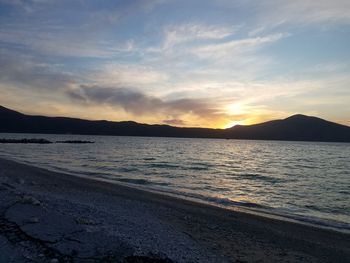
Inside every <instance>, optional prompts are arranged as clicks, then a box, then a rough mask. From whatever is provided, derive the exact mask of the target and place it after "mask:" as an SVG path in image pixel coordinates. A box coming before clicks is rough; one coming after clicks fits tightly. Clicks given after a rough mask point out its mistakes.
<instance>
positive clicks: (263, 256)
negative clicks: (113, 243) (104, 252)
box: [0, 158, 350, 262]
mask: <svg viewBox="0 0 350 263" xmlns="http://www.w3.org/2000/svg"><path fill="white" fill-rule="evenodd" d="M0 167H1V169H0V179H1V181H0V182H1V185H0V186H1V190H2V191H0V194H1V193H3V192H5V193H6V196H7V197H6V198H7V199H8V198H9V199H12V201H13V200H17V199H18V195H20V196H23V195H28V194H30V195H31V196H32V195H33V196H35V198H36V197H37V196H38V197H39V198H38V200H40V199H45V200H46V202H47V203H48V204H55V206H58V207H60V206H61V205H62V204H63V208H64V209H67V208H66V207H65V205H66V204H65V202H68V203H69V202H72V201H74V203H75V204H77V205H78V207H79V206H82V207H84V208H87V207H88V208H89V209H92V210H94V209H97V210H100V209H102V210H109V209H114V207H115V206H123V204H124V203H125V202H126V203H129V204H130V206H127V207H122V208H123V210H122V211H123V212H124V213H125V214H128V216H127V217H126V218H123V222H124V225H123V227H124V228H125V232H123V229H122V231H121V232H123V233H119V232H118V231H117V232H118V233H115V235H113V238H117V239H118V240H119V241H120V242H121V243H122V244H128V246H127V247H128V249H129V250H130V251H133V252H130V255H129V256H139V257H140V256H145V255H156V256H158V257H161V256H162V257H163V259H164V260H165V259H170V260H172V261H171V262H189V260H192V261H193V262H218V261H220V262H235V261H237V262H253V261H258V260H260V261H262V262H284V261H292V262H327V261H328V262H329V261H337V262H346V259H347V258H349V256H350V249H349V244H350V235H348V234H346V233H341V232H336V231H333V230H328V229H323V228H318V227H313V226H308V225H304V224H299V223H293V222H287V221H282V220H278V219H273V218H266V217H262V216H259V215H254V214H249V213H246V212H243V211H233V210H229V209H224V208H220V207H217V206H213V205H210V204H204V203H199V202H194V201H190V200H186V199H180V198H177V197H173V196H166V195H162V194H160V193H154V192H150V191H146V190H142V189H139V188H137V187H135V188H134V187H129V186H126V185H121V184H117V183H114V184H111V183H108V182H102V181H96V180H94V179H90V178H83V177H77V176H71V175H67V174H64V173H58V172H52V171H49V170H46V169H42V168H37V167H34V166H30V165H27V164H21V163H18V162H15V161H10V160H5V159H2V158H0ZM28 182H30V183H28ZM12 187H14V188H12ZM11 191H12V192H11ZM100 199H101V200H103V202H100V201H98V200H100ZM57 200H60V202H58V203H57V202H56V201H57ZM96 200H97V201H96ZM106 200H108V201H110V200H111V203H109V202H105V201H106ZM17 201H18V200H17ZM48 206H49V205H48ZM74 207H75V206H73V207H70V208H69V209H70V210H72V208H74ZM131 207H132V209H131ZM63 208H62V209H63ZM26 209H27V210H29V211H26V213H27V214H28V213H29V214H30V212H32V211H31V210H32V209H28V207H27V206H26ZM64 209H63V210H64ZM118 209H119V210H118ZM118 209H117V210H118V211H117V213H113V212H110V213H111V215H110V216H115V217H114V218H119V217H120V214H121V213H120V212H121V208H118ZM49 210H50V209H49ZM73 210H74V209H73ZM83 210H84V209H83ZM141 210H142V211H144V212H145V213H146V214H147V216H146V217H145V218H146V219H148V221H149V222H148V224H146V225H144V222H142V221H140V222H137V224H136V226H137V227H139V229H138V230H136V232H135V233H134V234H133V235H130V236H129V237H128V238H126V237H125V235H127V231H126V230H129V229H128V227H129V225H131V224H135V222H134V221H133V220H136V219H137V220H139V218H137V217H136V216H137V215H138V213H139V211H141ZM53 211H54V210H53ZM80 212H81V211H80ZM80 212H79V213H78V214H79V215H80ZM70 213H71V214H70V216H69V217H68V218H67V220H68V221H69V220H70V218H71V217H75V216H77V215H76V213H77V212H74V211H73V212H72V211H71V212H70ZM81 213H82V212H81ZM39 214H40V213H39ZM142 215H143V214H142V213H141V216H142ZM46 216H48V215H46ZM65 216H66V213H65ZM135 217H136V219H135ZM92 218H95V220H96V221H98V220H101V221H104V220H106V218H105V217H104V216H102V215H101V214H100V213H93V216H92ZM14 219H15V221H16V220H17V219H18V218H16V216H15V217H14ZM89 220H92V219H89ZM83 221H84V220H83ZM117 221H118V220H117ZM86 222H88V221H86ZM86 222H85V223H86ZM154 222H157V224H158V223H159V226H158V225H157V224H156V225H154V226H151V227H150V226H149V225H152V224H153V223H154ZM119 223H120V222H119ZM40 224H41V219H39V222H37V223H33V224H31V226H32V227H33V225H37V226H38V227H39V226H40ZM82 225H84V226H86V225H87V226H88V229H89V227H90V226H91V224H82ZM102 225H103V227H101V226H99V227H96V228H98V231H97V232H98V233H99V234H101V233H102V232H103V230H102V229H105V228H106V223H104V224H102ZM107 225H108V226H109V227H111V228H112V225H113V222H109V224H107ZM51 227H52V226H51ZM123 227H122V228H123ZM40 228H42V229H43V227H42V226H40ZM158 228H160V229H162V230H161V231H163V228H164V229H167V230H166V232H167V231H170V232H171V234H172V235H173V236H174V237H176V238H173V239H174V242H173V243H171V242H170V243H171V244H169V245H168V246H167V245H166V246H165V247H163V246H162V245H160V244H158V245H157V246H160V247H157V246H156V248H155V247H154V246H155V244H140V245H139V246H140V247H136V248H135V244H134V243H135V242H134V241H135V240H129V239H133V238H134V237H135V236H138V238H137V239H141V240H143V241H144V239H145V238H146V239H147V240H148V239H149V235H154V234H156V233H157V232H158V231H159V230H160V229H158ZM44 229H45V228H44ZM145 229H147V231H148V232H149V233H148V234H147V235H146V234H145V233H144V232H143V231H144V230H145ZM169 229H170V230H169ZM49 230H50V231H53V232H55V231H60V230H59V229H53V230H52V229H49ZM95 230H96V229H95ZM161 231H160V232H161ZM34 232H35V231H34ZM41 234H42V235H45V233H41ZM142 235H144V236H142ZM3 236H4V235H3V233H2V232H1V231H0V238H1V237H3ZM139 236H140V237H139ZM156 239H157V240H158V241H157V242H159V243H162V242H163V243H167V242H169V240H168V233H167V234H166V235H164V236H160V237H157V238H156ZM0 240H1V239H0ZM90 240H91V239H89V241H90ZM62 242H63V241H62ZM157 242H155V243H157ZM10 243H11V242H10V241H9V242H8V244H7V247H8V248H9V250H11V249H10V247H11V246H12V245H13V249H15V250H16V249H18V245H16V244H12V245H11V244H10ZM63 243H64V242H63ZM136 243H137V242H136ZM141 243H142V242H141ZM182 243H184V244H187V245H188V244H191V245H188V246H189V247H190V248H191V249H190V250H191V251H193V252H191V251H188V249H187V250H186V249H185V248H184V246H181V245H179V244H182ZM61 246H62V245H61ZM63 246H64V245H63ZM16 247H17V248H16ZM159 248H161V251H159ZM79 249H80V248H79ZM79 249H78V250H79ZM128 249H125V250H128ZM80 250H82V249H80ZM80 250H79V251H78V254H82V253H83V252H81V251H80ZM154 251H158V252H160V253H158V254H157V253H154ZM174 251H178V252H174ZM191 253H192V254H191ZM193 253H194V254H193ZM10 254H11V253H10ZM68 254H69V253H68ZM183 255H187V257H186V258H184V259H182V258H181V256H183ZM44 256H45V255H44ZM72 257H74V255H73V256H72ZM120 257H122V256H120ZM196 257H198V259H197V260H196ZM125 258H127V256H124V259H125ZM0 259H1V258H0ZM58 259H59V260H61V259H60V258H59V257H58ZM14 262H16V261H14ZM24 262H25V261H24ZM38 262H41V261H38ZM42 262H46V261H42ZM62 262H63V261H62ZM82 262H83V261H82ZM96 262H99V261H96ZM120 262H128V261H120ZM164 262H166V261H164Z"/></svg>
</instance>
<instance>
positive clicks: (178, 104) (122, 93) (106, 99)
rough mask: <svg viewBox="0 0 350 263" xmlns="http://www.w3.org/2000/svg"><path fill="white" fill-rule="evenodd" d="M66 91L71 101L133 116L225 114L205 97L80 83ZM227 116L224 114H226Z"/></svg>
mask: <svg viewBox="0 0 350 263" xmlns="http://www.w3.org/2000/svg"><path fill="white" fill-rule="evenodd" d="M67 94H68V95H69V96H70V97H71V98H72V99H73V100H75V101H78V102H81V103H87V104H91V103H92V104H94V103H97V104H104V105H109V106H112V107H119V108H122V109H123V110H124V111H126V112H129V113H132V114H134V115H137V116H140V115H150V114H159V115H163V116H169V117H171V118H169V120H170V119H178V117H179V116H181V115H184V114H189V115H194V116H197V117H199V118H203V119H207V120H208V119H213V118H222V117H225V113H223V112H221V111H220V109H218V108H217V106H215V103H214V102H213V101H211V100H208V99H187V98H182V99H174V100H165V99H162V98H158V97H155V96H150V95H146V94H144V93H142V92H139V91H134V90H133V89H131V88H120V87H117V88H111V87H101V86H89V85H81V86H80V87H79V88H78V89H72V90H70V91H68V92H67ZM226 117H227V116H226Z"/></svg>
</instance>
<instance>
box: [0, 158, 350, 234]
mask: <svg viewBox="0 0 350 263" xmlns="http://www.w3.org/2000/svg"><path fill="white" fill-rule="evenodd" d="M0 159H5V160H9V161H13V162H16V163H19V164H23V165H29V166H33V167H35V168H39V169H43V170H47V171H48V172H52V173H58V174H64V175H65V176H74V177H77V178H81V179H82V180H85V179H86V180H91V181H92V182H101V183H107V184H111V185H116V187H126V188H127V189H130V190H140V191H143V192H146V193H153V194H156V195H160V196H167V197H171V198H175V199H179V200H180V201H182V200H184V201H189V202H193V203H194V205H196V204H203V205H208V206H210V207H214V208H219V209H224V210H229V211H234V212H241V213H245V214H251V215H255V216H258V217H263V218H268V219H272V220H278V221H286V222H289V223H295V224H300V225H305V226H309V227H314V228H320V229H325V230H330V231H335V232H338V233H343V234H350V225H349V224H347V223H345V222H341V221H336V220H327V219H321V218H317V217H308V216H302V215H297V214H288V213H282V212H279V211H278V209H277V210H274V209H273V208H271V207H269V208H259V207H249V206H244V205H241V204H240V203H239V202H237V204H235V201H231V202H232V203H233V204H230V205H225V204H220V203H215V202H211V201H208V200H204V199H200V198H198V197H195V196H189V195H187V196H185V195H182V194H184V193H182V192H178V193H177V192H171V191H167V190H163V189H160V188H157V187H147V186H143V185H142V184H133V183H128V182H126V181H118V180H112V179H107V178H98V177H95V176H85V175H83V174H82V173H72V172H66V171H60V169H59V168H52V169H50V168H47V167H45V166H41V165H32V164H31V163H30V162H28V161H20V160H16V159H8V158H6V157H0ZM209 198H210V197H209ZM252 205H255V204H252ZM256 205H257V206H259V204H256ZM334 224H337V225H341V226H335V225H334Z"/></svg>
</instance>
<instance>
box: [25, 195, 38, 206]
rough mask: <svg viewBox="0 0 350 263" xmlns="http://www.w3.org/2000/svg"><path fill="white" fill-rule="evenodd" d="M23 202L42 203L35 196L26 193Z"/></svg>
mask: <svg viewBox="0 0 350 263" xmlns="http://www.w3.org/2000/svg"><path fill="white" fill-rule="evenodd" d="M22 203H24V204H31V205H38V206H39V205H41V202H40V201H39V200H38V199H36V198H35V197H32V196H28V195H25V196H23V197H22Z"/></svg>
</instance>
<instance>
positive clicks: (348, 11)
mask: <svg viewBox="0 0 350 263" xmlns="http://www.w3.org/2000/svg"><path fill="white" fill-rule="evenodd" d="M243 4H244V5H246V7H247V8H249V7H252V6H253V7H254V9H253V10H254V12H255V17H254V23H253V24H252V26H253V27H254V29H253V30H252V31H251V35H256V34H259V33H261V32H264V31H265V32H267V31H269V30H271V29H272V30H273V29H275V28H278V27H284V28H285V27H286V26H288V27H290V26H292V27H294V26H297V27H304V26H310V25H316V26H321V28H328V27H334V26H336V25H341V24H343V25H348V24H349V23H350V2H349V1H348V0H334V1H329V0H318V1H304V0H293V1H289V0H283V1H280V0H267V1H260V2H256V1H253V0H248V1H245V2H243Z"/></svg>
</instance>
